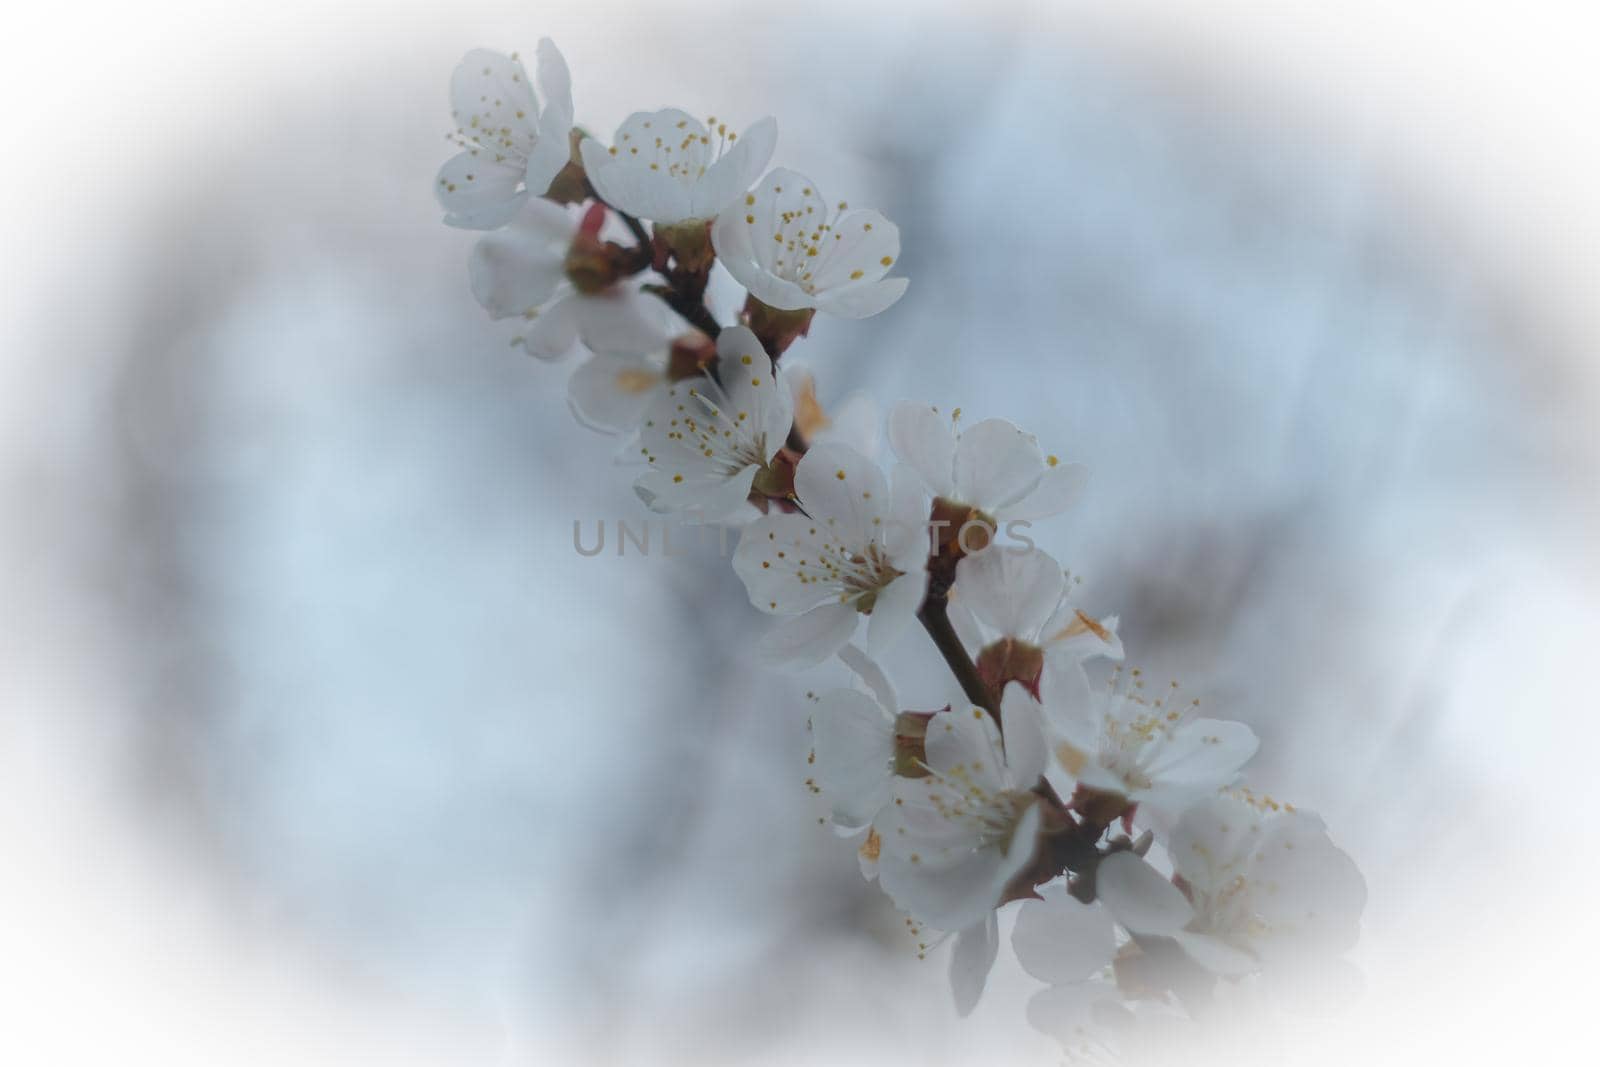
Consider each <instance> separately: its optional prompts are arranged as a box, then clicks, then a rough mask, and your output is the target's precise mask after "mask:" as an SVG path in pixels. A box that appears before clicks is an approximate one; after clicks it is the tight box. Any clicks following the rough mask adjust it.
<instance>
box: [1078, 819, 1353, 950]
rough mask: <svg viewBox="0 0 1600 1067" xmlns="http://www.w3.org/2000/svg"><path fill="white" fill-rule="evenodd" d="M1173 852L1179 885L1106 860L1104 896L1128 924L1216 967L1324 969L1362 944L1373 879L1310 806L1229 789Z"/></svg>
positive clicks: (1138, 864)
mask: <svg viewBox="0 0 1600 1067" xmlns="http://www.w3.org/2000/svg"><path fill="white" fill-rule="evenodd" d="M1167 852H1168V854H1169V856H1170V857H1171V859H1172V867H1173V873H1174V880H1175V881H1177V882H1178V883H1179V885H1174V884H1173V882H1172V881H1168V880H1167V879H1165V878H1163V877H1162V876H1161V875H1160V874H1159V873H1158V872H1157V871H1156V870H1155V868H1154V867H1152V866H1150V865H1149V864H1148V863H1146V862H1144V861H1143V860H1140V859H1138V858H1137V857H1133V856H1131V855H1130V854H1122V855H1124V856H1127V857H1128V858H1126V859H1121V858H1118V857H1110V858H1108V859H1107V860H1106V861H1104V862H1102V864H1101V866H1100V872H1099V874H1098V876H1097V885H1098V887H1099V889H1098V891H1099V894H1100V897H1101V899H1103V900H1104V901H1105V902H1106V906H1107V907H1109V908H1110V909H1111V910H1112V912H1113V913H1114V914H1115V915H1116V916H1117V919H1118V920H1119V921H1120V922H1122V923H1123V925H1125V926H1127V927H1128V928H1129V929H1130V930H1133V931H1134V932H1136V933H1141V934H1150V935H1156V936H1164V937H1171V938H1173V939H1174V940H1176V941H1177V942H1178V944H1179V945H1180V946H1181V947H1182V948H1183V949H1184V951H1185V952H1187V953H1188V954H1189V955H1190V957H1191V958H1193V959H1194V960H1195V962H1197V963H1199V964H1200V965H1201V966H1203V967H1206V968H1207V969H1209V970H1212V971H1215V972H1217V973H1219V974H1239V973H1244V972H1247V971H1253V970H1261V969H1280V970H1281V969H1290V968H1293V967H1296V966H1303V965H1307V964H1315V965H1318V966H1326V964H1327V962H1329V961H1331V960H1333V959H1334V958H1336V957H1337V956H1338V955H1339V954H1340V953H1343V952H1344V951H1346V950H1347V949H1349V948H1350V947H1351V946H1352V945H1353V944H1355V941H1356V936H1357V934H1358V932H1359V928H1360V919H1361V911H1362V909H1363V908H1364V907H1365V906H1366V896H1367V889H1366V882H1365V880H1364V879H1363V878H1362V877H1361V872H1360V871H1359V870H1357V868H1356V865H1355V863H1354V862H1353V861H1352V860H1351V859H1350V857H1349V856H1348V855H1347V854H1345V853H1344V852H1343V851H1341V850H1340V849H1339V848H1338V847H1337V846H1336V845H1334V843H1333V841H1332V840H1331V839H1330V838H1329V837H1328V832H1327V829H1326V827H1325V826H1324V825H1323V822H1322V820H1321V819H1320V818H1318V817H1317V816H1315V815H1313V814H1311V813H1310V812H1304V811H1298V810H1296V809H1295V808H1294V807H1293V806H1292V805H1284V804H1280V803H1278V802H1277V801H1275V800H1273V799H1271V798H1270V797H1261V796H1256V795H1255V794H1253V793H1250V792H1249V791H1248V790H1229V791H1225V792H1222V793H1219V794H1217V795H1215V796H1212V797H1209V798H1207V799H1205V800H1203V801H1201V802H1199V803H1197V804H1195V805H1194V806H1193V807H1191V808H1190V809H1189V810H1187V811H1186V812H1184V814H1183V816H1182V818H1181V819H1179V821H1178V824H1177V827H1176V828H1175V829H1174V831H1173V833H1172V836H1171V838H1170V840H1169V841H1168V843H1167ZM1113 859H1115V860H1116V861H1117V862H1116V864H1115V865H1114V866H1113V869H1112V871H1111V873H1110V874H1109V876H1108V874H1107V871H1106V866H1107V864H1108V863H1110V862H1111V860H1113ZM1180 886H1181V888H1180Z"/></svg>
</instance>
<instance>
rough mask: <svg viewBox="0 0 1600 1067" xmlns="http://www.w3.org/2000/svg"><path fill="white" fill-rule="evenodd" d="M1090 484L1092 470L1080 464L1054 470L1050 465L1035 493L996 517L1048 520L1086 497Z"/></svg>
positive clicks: (1056, 467) (1066, 464)
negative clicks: (1085, 489) (1084, 490)
mask: <svg viewBox="0 0 1600 1067" xmlns="http://www.w3.org/2000/svg"><path fill="white" fill-rule="evenodd" d="M1088 484H1089V468H1088V467H1085V466H1084V465H1083V464H1081V463H1058V464H1056V465H1055V466H1053V467H1051V466H1048V465H1047V466H1046V468H1045V472H1044V476H1043V477H1042V478H1040V479H1039V484H1038V485H1036V486H1034V488H1033V492H1031V493H1029V494H1028V495H1027V496H1025V497H1023V498H1022V499H1021V500H1019V501H1017V502H1016V503H1015V504H1011V505H1009V506H1008V507H1004V508H1001V509H1000V510H999V513H998V514H997V515H996V516H995V517H996V518H997V519H1020V520H1024V521H1029V520H1033V519H1048V518H1050V517H1051V516H1053V515H1059V514H1061V513H1062V512H1063V511H1066V510H1067V508H1069V507H1071V506H1072V505H1073V503H1074V502H1076V501H1077V499H1078V497H1080V496H1082V495H1083V488H1084V486H1086V485H1088Z"/></svg>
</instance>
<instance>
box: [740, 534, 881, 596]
mask: <svg viewBox="0 0 1600 1067" xmlns="http://www.w3.org/2000/svg"><path fill="white" fill-rule="evenodd" d="M812 531H818V532H817V533H813V532H812ZM824 544H825V542H824V539H823V538H822V537H821V535H820V527H818V526H817V525H816V523H815V522H814V521H813V520H811V519H808V518H806V517H805V516H804V515H765V516H762V517H761V518H759V519H757V520H755V521H754V522H752V523H751V524H750V525H748V526H746V527H745V528H744V530H743V532H742V533H741V534H740V535H739V547H738V548H736V549H734V552H733V569H734V572H735V573H736V574H738V575H739V577H740V579H741V580H743V582H744V586H745V592H746V593H748V594H749V596H750V602H751V603H752V604H754V605H755V606H756V607H757V608H759V609H760V610H762V611H765V612H769V613H772V614H778V615H798V614H801V613H802V612H807V611H810V610H811V609H812V608H814V607H817V606H818V605H819V604H838V598H837V594H836V593H835V592H834V590H833V589H832V588H830V587H828V586H827V585H825V584H824V583H822V582H819V581H816V580H814V579H813V575H815V574H816V573H817V571H818V570H819V568H818V566H817V561H818V560H819V559H820V558H821V557H822V553H823V551H824V547H823V546H824ZM845 606H846V607H848V608H849V611H850V613H851V615H852V616H854V615H855V613H856V609H855V607H854V605H845Z"/></svg>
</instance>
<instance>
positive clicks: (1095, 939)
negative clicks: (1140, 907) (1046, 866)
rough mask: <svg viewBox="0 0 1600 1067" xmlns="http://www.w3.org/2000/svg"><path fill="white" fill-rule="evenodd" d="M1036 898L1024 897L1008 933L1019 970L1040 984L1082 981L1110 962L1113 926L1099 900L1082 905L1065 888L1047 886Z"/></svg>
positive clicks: (1114, 937) (1114, 945) (1113, 948)
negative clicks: (1019, 964)
mask: <svg viewBox="0 0 1600 1067" xmlns="http://www.w3.org/2000/svg"><path fill="white" fill-rule="evenodd" d="M1039 896H1040V898H1041V899H1039V900H1028V901H1024V902H1023V904H1022V907H1021V909H1020V910H1019V911H1018V912H1017V925H1016V926H1015V927H1014V928H1013V929H1012V931H1011V947H1012V948H1013V949H1015V950H1016V953H1017V961H1018V962H1019V963H1021V964H1022V969H1023V970H1025V971H1027V972H1028V973H1029V974H1031V975H1033V976H1034V977H1035V978H1037V979H1039V980H1040V981H1042V982H1049V983H1051V984H1052V985H1062V984H1065V983H1067V982H1081V981H1083V980H1084V979H1085V978H1088V977H1089V976H1090V975H1092V974H1095V973H1096V972H1097V971H1100V970H1101V969H1103V968H1105V967H1108V966H1110V964H1111V957H1112V956H1113V955H1114V954H1115V953H1116V951H1117V932H1116V925H1115V924H1114V923H1113V922H1112V921H1111V914H1110V912H1108V911H1107V910H1106V909H1105V908H1104V907H1103V906H1101V905H1100V904H1098V903H1096V904H1084V903H1082V902H1081V901H1079V900H1077V899H1076V898H1074V897H1073V896H1072V895H1071V894H1069V893H1068V892H1067V890H1066V887H1065V886H1061V885H1052V886H1045V887H1044V888H1043V889H1040V890H1039Z"/></svg>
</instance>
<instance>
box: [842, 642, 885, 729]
mask: <svg viewBox="0 0 1600 1067" xmlns="http://www.w3.org/2000/svg"><path fill="white" fill-rule="evenodd" d="M839 661H840V662H841V663H843V664H844V665H845V666H846V667H848V668H850V670H851V671H853V672H854V673H855V676H856V677H857V678H860V679H861V681H862V684H864V685H865V686H866V687H867V688H868V689H870V690H872V695H873V696H874V697H876V698H877V701H878V704H879V706H880V707H882V708H883V710H884V711H885V712H886V713H887V714H888V715H889V716H890V717H891V718H893V717H894V716H895V715H898V714H899V712H900V697H899V695H898V694H896V693H895V691H894V683H892V682H890V681H889V676H888V675H887V674H885V673H883V668H882V667H880V666H878V663H877V661H876V660H874V659H873V658H872V657H870V656H868V655H867V654H866V653H865V652H863V651H862V650H861V649H859V648H857V647H856V646H855V645H845V646H844V647H843V648H841V649H840V650H839Z"/></svg>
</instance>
